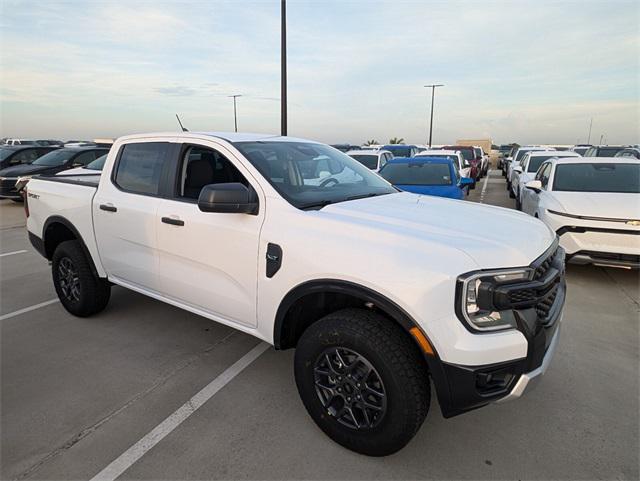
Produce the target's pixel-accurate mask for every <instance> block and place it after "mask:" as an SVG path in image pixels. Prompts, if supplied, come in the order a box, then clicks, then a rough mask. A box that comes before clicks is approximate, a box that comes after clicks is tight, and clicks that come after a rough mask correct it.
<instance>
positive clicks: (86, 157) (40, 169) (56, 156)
mask: <svg viewBox="0 0 640 481" xmlns="http://www.w3.org/2000/svg"><path fill="white" fill-rule="evenodd" d="M108 152H109V149H106V148H102V147H66V148H63V149H55V150H53V151H52V152H49V153H48V154H45V155H43V156H42V157H40V158H38V159H36V160H35V161H33V162H32V163H31V164H28V165H24V164H22V165H16V166H13V167H7V168H5V169H2V170H0V199H12V200H16V201H20V200H22V196H21V195H20V193H18V191H17V190H16V188H15V187H16V182H17V181H18V178H19V177H24V176H29V177H30V176H33V175H37V174H56V173H58V172H62V171H63V170H67V169H71V168H73V167H84V166H85V165H87V164H88V163H90V162H93V161H94V160H96V159H97V158H98V157H101V156H103V155H104V154H106V153H108Z"/></svg>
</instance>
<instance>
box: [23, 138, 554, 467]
mask: <svg viewBox="0 0 640 481" xmlns="http://www.w3.org/2000/svg"><path fill="white" fill-rule="evenodd" d="M26 200H27V201H26V202H25V208H26V210H27V215H28V220H27V228H28V231H29V238H30V240H31V242H32V244H33V245H34V247H35V248H36V249H37V250H38V251H39V252H40V253H41V254H42V255H43V256H44V257H46V258H47V259H48V260H49V261H51V263H52V271H53V282H54V284H55V288H56V292H57V293H58V296H59V297H60V301H61V303H62V304H63V306H64V307H65V308H66V309H67V310H68V311H69V312H70V313H72V314H75V315H77V316H89V315H92V314H96V313H98V312H100V311H101V310H103V309H104V308H105V307H106V306H107V303H108V301H109V294H110V289H111V286H112V284H117V285H119V286H123V287H126V288H128V289H132V290H134V291H137V292H140V293H142V294H146V295H148V296H151V297H153V298H155V299H158V300H161V301H164V302H167V303H169V304H172V305H174V306H178V307H180V308H182V309H185V310H187V311H190V312H193V313H196V314H198V315H201V316H205V317H207V318H209V319H212V320H214V321H216V322H220V323H223V324H226V325H229V326H233V327H235V328H237V329H239V330H241V331H243V332H246V333H248V334H251V335H253V336H255V337H257V338H259V339H262V340H264V341H266V342H268V343H271V344H273V345H274V346H275V348H276V349H289V348H296V353H295V380H296V384H297V387H298V390H299V393H300V396H301V398H302V401H303V403H304V405H305V407H306V408H307V410H308V412H309V414H310V416H311V417H312V418H313V420H314V421H315V422H316V423H317V424H318V426H319V427H320V428H321V429H322V430H323V431H324V432H325V433H326V434H328V435H329V436H330V437H331V438H332V439H334V440H335V441H336V442H338V443H340V444H342V445H343V446H345V447H347V448H349V449H352V450H354V451H357V452H360V453H363V454H368V455H373V456H383V455H388V454H391V453H393V452H395V451H397V450H399V449H401V448H402V447H403V446H405V445H406V444H407V443H408V442H409V440H410V439H411V438H412V437H413V436H414V434H415V433H416V432H417V430H418V429H419V427H420V426H421V424H422V422H423V421H424V419H425V416H426V414H427V411H428V408H429V403H430V393H431V382H430V380H431V381H432V382H433V386H434V388H435V392H436V394H437V396H438V401H439V405H440V407H441V410H442V413H443V415H444V416H445V417H451V416H455V415H458V414H461V413H463V412H466V411H469V410H471V409H475V408H478V407H481V406H484V405H487V404H489V403H493V402H500V401H504V400H509V399H513V398H517V397H519V396H520V395H522V394H523V392H524V391H525V389H526V388H527V385H528V384H529V383H531V382H532V381H533V380H534V379H537V378H539V376H540V374H542V373H543V372H544V371H545V370H546V368H547V366H548V365H549V362H550V360H551V357H552V355H553V352H554V350H555V348H556V345H557V342H558V336H559V327H560V319H561V315H562V309H563V305H564V299H565V282H564V252H563V250H562V248H560V247H559V246H558V242H557V239H556V236H555V234H554V233H553V232H551V231H550V229H549V228H547V227H546V226H545V225H544V224H542V223H541V222H540V221H539V220H537V219H534V218H532V217H529V216H527V215H525V214H522V213H520V212H516V211H510V210H507V209H502V208H498V207H489V206H484V205H478V204H471V203H466V202H460V201H455V200H448V199H442V198H437V197H429V196H421V195H416V194H411V193H405V192H399V191H397V190H396V189H395V188H394V187H392V186H391V185H390V184H388V183H387V182H386V181H385V180H383V179H382V178H380V177H379V176H378V175H376V174H375V173H372V172H371V171H370V170H369V169H367V168H366V167H364V166H363V165H361V164H359V163H358V162H356V161H355V160H353V159H351V158H350V157H348V156H347V155H345V154H343V153H341V152H339V151H338V150H335V149H333V148H331V147H329V146H326V145H323V144H320V143H316V142H311V141H306V140H301V139H294V138H290V137H278V136H268V135H249V134H224V133H168V134H147V135H133V136H127V137H123V138H120V139H118V140H117V141H116V143H115V144H114V146H113V148H112V149H111V151H110V153H109V155H108V157H107V160H106V162H105V166H104V170H103V172H102V175H88V176H82V175H75V176H67V177H65V176H51V177H43V176H41V177H35V178H33V179H32V180H31V181H30V182H29V184H28V185H27V193H26Z"/></svg>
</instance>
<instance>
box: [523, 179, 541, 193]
mask: <svg viewBox="0 0 640 481" xmlns="http://www.w3.org/2000/svg"><path fill="white" fill-rule="evenodd" d="M524 186H525V187H526V188H527V189H530V190H532V191H534V192H535V193H539V192H540V191H541V190H542V182H540V181H539V180H530V181H529V182H527V183H526V184H525V185H524Z"/></svg>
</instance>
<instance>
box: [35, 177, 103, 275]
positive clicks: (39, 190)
mask: <svg viewBox="0 0 640 481" xmlns="http://www.w3.org/2000/svg"><path fill="white" fill-rule="evenodd" d="M99 181H100V174H99V173H98V174H77V175H69V176H65V175H51V176H37V177H33V178H32V179H31V180H30V181H29V183H28V184H27V186H26V190H27V202H28V203H29V212H30V214H29V217H28V218H27V229H28V231H29V232H30V233H31V234H33V235H35V236H37V237H38V238H40V239H44V238H45V232H44V230H45V229H46V227H47V222H48V221H49V222H51V221H52V220H55V221H56V222H63V223H64V224H65V225H67V226H73V228H74V229H76V230H77V233H78V234H79V235H80V238H81V239H82V241H83V242H84V244H85V246H86V247H87V249H88V250H89V253H90V254H91V257H92V258H93V261H94V263H95V265H96V269H97V270H98V273H99V274H100V275H104V270H103V269H102V266H101V264H100V257H99V256H98V248H97V245H96V240H95V236H94V234H93V197H94V196H95V194H96V191H97V190H98V183H99Z"/></svg>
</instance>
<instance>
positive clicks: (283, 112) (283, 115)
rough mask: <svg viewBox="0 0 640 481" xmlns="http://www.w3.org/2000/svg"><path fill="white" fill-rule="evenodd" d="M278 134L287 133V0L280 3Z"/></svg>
mask: <svg viewBox="0 0 640 481" xmlns="http://www.w3.org/2000/svg"><path fill="white" fill-rule="evenodd" d="M280 22H281V25H280V135H287V0H282V1H281V3H280Z"/></svg>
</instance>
